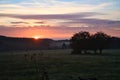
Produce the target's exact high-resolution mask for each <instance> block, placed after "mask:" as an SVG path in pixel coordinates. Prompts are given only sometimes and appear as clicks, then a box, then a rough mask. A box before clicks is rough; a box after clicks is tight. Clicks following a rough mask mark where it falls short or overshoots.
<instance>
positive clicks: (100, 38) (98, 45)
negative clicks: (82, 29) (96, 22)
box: [91, 32, 110, 53]
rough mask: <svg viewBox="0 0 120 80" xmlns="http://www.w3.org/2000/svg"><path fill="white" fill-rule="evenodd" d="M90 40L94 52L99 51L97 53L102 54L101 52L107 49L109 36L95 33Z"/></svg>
mask: <svg viewBox="0 0 120 80" xmlns="http://www.w3.org/2000/svg"><path fill="white" fill-rule="evenodd" d="M91 38H92V42H91V43H92V48H93V49H94V50H97V49H98V50H99V53H102V50H103V49H105V48H107V46H108V44H109V43H110V36H109V35H107V34H105V33H103V32H97V33H95V34H94V35H92V36H91Z"/></svg>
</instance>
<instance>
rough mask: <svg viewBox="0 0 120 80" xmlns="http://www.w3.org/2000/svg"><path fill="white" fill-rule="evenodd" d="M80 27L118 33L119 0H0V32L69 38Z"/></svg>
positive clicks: (81, 28) (110, 33) (10, 34)
mask: <svg viewBox="0 0 120 80" xmlns="http://www.w3.org/2000/svg"><path fill="white" fill-rule="evenodd" d="M80 31H89V32H90V33H91V34H93V33H95V32H104V33H106V34H108V35H111V36H116V37H120V0H0V35H4V36H10V37H34V36H39V37H40V38H52V39H69V38H71V37H72V35H73V34H75V33H77V32H80Z"/></svg>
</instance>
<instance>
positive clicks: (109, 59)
mask: <svg viewBox="0 0 120 80" xmlns="http://www.w3.org/2000/svg"><path fill="white" fill-rule="evenodd" d="M70 53H71V50H70V49H63V50H29V51H11V52H0V80H42V79H41V77H42V72H43V70H44V69H45V70H46V72H47V74H48V76H49V80H79V79H78V77H82V78H97V79H98V80H120V50H104V51H103V54H81V55H71V54H70Z"/></svg>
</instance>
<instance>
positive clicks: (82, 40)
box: [70, 31, 90, 54]
mask: <svg viewBox="0 0 120 80" xmlns="http://www.w3.org/2000/svg"><path fill="white" fill-rule="evenodd" d="M89 39H90V34H89V32H86V31H81V32H79V33H76V34H74V35H73V37H72V38H71V40H70V41H71V47H72V49H73V51H72V53H73V54H81V53H82V51H84V52H85V53H86V52H87V49H88V48H89Z"/></svg>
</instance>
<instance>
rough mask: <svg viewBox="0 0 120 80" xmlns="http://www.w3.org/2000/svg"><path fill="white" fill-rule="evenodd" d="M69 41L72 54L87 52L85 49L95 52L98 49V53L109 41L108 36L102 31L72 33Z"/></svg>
mask: <svg viewBox="0 0 120 80" xmlns="http://www.w3.org/2000/svg"><path fill="white" fill-rule="evenodd" d="M70 41H71V48H72V49H73V51H72V53H73V54H81V53H82V52H84V53H87V50H93V51H94V52H95V53H97V50H99V53H102V50H103V49H105V48H107V45H108V44H109V42H110V36H108V35H107V34H105V33H103V32H97V33H95V34H94V35H90V33H89V32H86V31H81V32H79V33H76V34H74V35H73V37H72V38H71V40H70Z"/></svg>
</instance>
